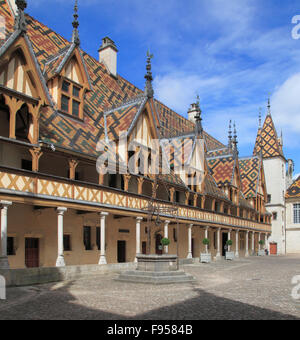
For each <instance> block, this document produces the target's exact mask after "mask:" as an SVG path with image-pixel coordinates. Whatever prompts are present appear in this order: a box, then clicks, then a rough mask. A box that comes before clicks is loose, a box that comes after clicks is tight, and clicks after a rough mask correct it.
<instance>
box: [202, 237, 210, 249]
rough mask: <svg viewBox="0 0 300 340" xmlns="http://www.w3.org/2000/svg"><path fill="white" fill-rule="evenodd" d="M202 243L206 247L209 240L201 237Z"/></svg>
mask: <svg viewBox="0 0 300 340" xmlns="http://www.w3.org/2000/svg"><path fill="white" fill-rule="evenodd" d="M202 243H203V244H204V245H205V246H206V247H208V246H209V244H210V240H209V239H208V238H205V239H203V241H202ZM206 252H207V251H206Z"/></svg>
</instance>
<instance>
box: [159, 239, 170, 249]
mask: <svg viewBox="0 0 300 340" xmlns="http://www.w3.org/2000/svg"><path fill="white" fill-rule="evenodd" d="M170 243H171V241H170V239H168V238H163V239H162V240H161V244H162V245H163V246H164V247H167V246H169V245H170Z"/></svg>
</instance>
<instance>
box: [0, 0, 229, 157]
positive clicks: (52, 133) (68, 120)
mask: <svg viewBox="0 0 300 340" xmlns="http://www.w3.org/2000/svg"><path fill="white" fill-rule="evenodd" d="M0 15H3V17H5V20H6V32H5V35H6V39H5V40H7V39H8V38H9V36H10V35H11V34H12V33H13V32H14V18H13V16H12V14H11V12H10V9H9V7H8V5H7V1H3V0H2V1H1V2H0ZM26 20H27V23H28V24H27V35H28V37H29V40H30V43H31V45H32V49H33V52H34V54H35V57H36V59H37V61H38V64H39V66H40V70H41V71H43V73H44V75H46V77H51V76H52V75H53V74H55V72H57V70H58V69H59V68H60V66H61V65H62V64H63V62H64V60H66V56H67V55H68V52H70V46H72V44H71V43H70V42H69V41H68V40H66V39H64V38H63V37H62V36H60V35H59V34H57V33H56V32H54V31H53V30H51V29H49V28H48V27H46V26H45V25H43V24H42V23H40V22H39V21H37V20H36V19H34V18H32V17H31V16H29V15H26ZM3 43H4V41H3V40H2V41H0V47H1V44H3ZM80 53H81V55H82V59H83V60H84V65H85V66H86V71H87V73H88V75H89V78H90V82H91V86H92V87H93V90H92V91H91V92H89V93H87V94H86V101H85V106H84V121H83V122H80V121H77V120H76V119H73V118H72V117H68V116H66V115H62V114H60V113H58V112H56V111H55V109H54V108H53V107H48V108H45V109H43V111H42V114H41V119H40V140H42V141H45V142H51V143H53V144H55V145H56V146H61V147H64V148H66V149H70V150H72V151H75V152H77V151H78V152H81V153H83V154H88V155H92V156H96V155H97V152H96V150H95V149H94V148H95V145H96V144H97V142H98V140H99V139H101V138H103V137H104V136H105V129H104V127H105V118H104V112H105V111H107V109H108V108H111V107H112V106H113V105H115V106H120V105H122V103H124V102H126V101H128V100H130V99H132V98H135V97H137V96H138V95H141V94H143V92H142V91H141V90H140V89H138V88H137V87H136V86H134V85H133V84H131V83H130V82H129V81H127V80H126V79H124V78H122V77H121V76H119V75H118V76H117V78H114V77H112V76H111V75H110V74H109V73H108V72H107V69H106V67H105V66H104V65H103V64H102V63H100V62H99V61H98V60H96V59H94V58H93V57H91V56H90V55H88V54H86V53H85V52H83V51H81V50H80ZM154 102H155V106H156V111H157V112H158V115H159V119H160V124H159V125H160V135H161V136H162V137H170V136H176V135H179V134H181V135H182V134H186V133H188V132H191V131H192V132H194V130H195V126H194V124H193V123H192V122H190V121H189V120H187V119H185V118H184V117H182V116H180V115H178V114H177V113H176V112H174V111H173V110H171V109H169V108H168V107H166V106H165V105H163V104H162V103H161V102H159V101H157V100H155V101H154ZM129 115H130V114H129ZM132 115H133V113H132ZM121 116H122V117H119V119H117V120H116V122H112V124H110V127H111V131H110V132H111V134H112V135H115V133H116V132H117V131H114V129H118V127H117V126H118V125H120V126H122V125H124V126H127V125H128V117H127V115H126V114H122V113H121ZM126 121H127V122H126ZM115 126H116V128H115ZM204 137H205V140H206V146H207V149H208V150H210V149H217V148H222V147H224V145H223V144H222V143H220V142H218V141H217V140H216V139H214V138H213V137H212V136H210V135H209V134H207V133H205V132H204Z"/></svg>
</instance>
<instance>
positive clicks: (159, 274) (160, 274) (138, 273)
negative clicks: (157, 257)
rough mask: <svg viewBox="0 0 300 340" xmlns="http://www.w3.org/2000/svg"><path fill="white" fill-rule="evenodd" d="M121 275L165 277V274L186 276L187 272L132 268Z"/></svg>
mask: <svg viewBox="0 0 300 340" xmlns="http://www.w3.org/2000/svg"><path fill="white" fill-rule="evenodd" d="M121 275H127V276H130V275H133V276H150V277H165V276H172V277H176V276H185V275H186V274H185V272H184V271H183V270H178V271H170V272H150V271H149V272H145V271H141V270H132V271H126V272H124V273H121Z"/></svg>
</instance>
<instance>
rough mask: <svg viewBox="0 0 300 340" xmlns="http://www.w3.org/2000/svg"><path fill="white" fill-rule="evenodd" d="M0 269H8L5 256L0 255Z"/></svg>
mask: <svg viewBox="0 0 300 340" xmlns="http://www.w3.org/2000/svg"><path fill="white" fill-rule="evenodd" d="M0 269H9V263H8V257H7V256H0Z"/></svg>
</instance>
